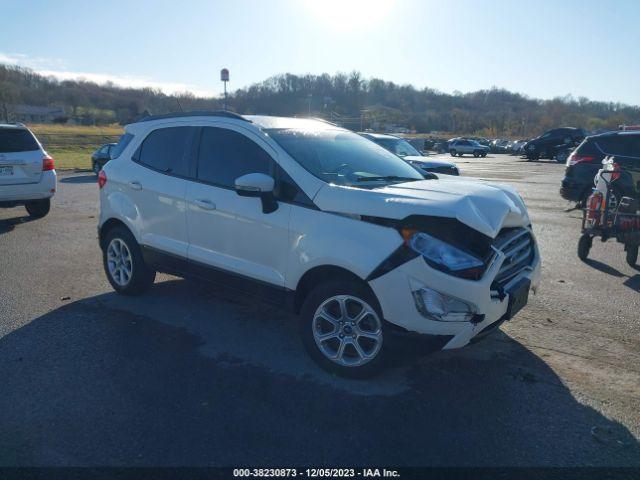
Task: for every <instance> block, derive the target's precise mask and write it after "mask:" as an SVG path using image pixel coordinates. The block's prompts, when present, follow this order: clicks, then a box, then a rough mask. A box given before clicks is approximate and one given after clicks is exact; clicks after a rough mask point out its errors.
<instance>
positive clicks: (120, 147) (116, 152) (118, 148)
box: [111, 133, 133, 158]
mask: <svg viewBox="0 0 640 480" xmlns="http://www.w3.org/2000/svg"><path fill="white" fill-rule="evenodd" d="M131 140H133V135H131V134H130V133H125V134H124V135H122V136H121V137H120V140H118V143H117V144H116V145H115V146H114V147H113V148H112V149H111V158H118V157H119V156H120V154H121V153H122V152H123V151H124V149H125V148H127V145H129V143H131Z"/></svg>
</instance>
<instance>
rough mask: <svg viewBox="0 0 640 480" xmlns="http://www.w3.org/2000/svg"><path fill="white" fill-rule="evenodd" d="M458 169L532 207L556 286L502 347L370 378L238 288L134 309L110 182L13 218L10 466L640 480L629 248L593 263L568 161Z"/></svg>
mask: <svg viewBox="0 0 640 480" xmlns="http://www.w3.org/2000/svg"><path fill="white" fill-rule="evenodd" d="M447 158H450V157H447ZM456 162H457V163H458V164H459V166H460V167H461V169H462V172H463V174H464V175H468V176H476V177H480V178H486V179H492V180H496V181H500V182H503V183H509V184H512V185H514V186H515V187H516V188H518V190H519V191H520V193H521V194H522V195H523V197H524V198H525V201H526V203H527V205H528V207H529V209H530V214H531V217H532V220H533V224H534V230H535V232H536V234H537V237H538V240H539V243H540V248H541V251H542V257H543V283H542V288H541V291H540V292H539V294H538V295H537V296H534V297H531V299H530V304H529V305H528V307H527V308H526V309H525V310H524V311H523V312H521V313H520V315H519V316H518V317H517V318H515V319H514V320H512V321H511V322H508V323H506V324H505V325H504V326H503V327H502V329H501V331H499V332H496V333H495V334H493V335H492V336H490V337H488V338H487V339H485V340H484V341H482V342H479V343H477V344H474V345H472V346H469V347H467V348H465V349H463V350H458V351H453V352H440V353H437V354H434V355H431V356H427V357H422V358H419V359H413V360H411V361H403V362H400V363H399V365H398V366H396V367H394V368H392V369H390V370H388V371H387V372H386V373H385V374H384V375H383V376H382V377H379V378H376V379H374V380H369V381H364V382H362V381H360V382H358V381H348V380H343V379H340V378H335V377H332V376H330V375H328V374H326V373H324V372H322V371H321V370H319V369H318V368H316V367H315V365H314V364H313V363H312V362H311V361H310V360H309V359H308V358H307V355H306V354H305V353H304V351H303V348H302V346H301V344H300V342H299V340H298V338H297V333H296V329H295V325H294V321H293V318H292V317H291V316H289V315H288V314H286V313H283V312H280V311H278V310H276V309H274V308H272V307H270V306H267V305H263V304H258V303H256V302H255V301H254V300H252V299H246V298H243V297H242V296H240V295H238V294H236V293H234V292H229V291H226V290H224V289H222V288H218V287H214V286H210V285H201V284H197V283H194V282H190V281H186V280H182V279H178V278H175V277H170V276H160V277H159V278H158V280H157V281H156V285H155V286H154V287H153V288H152V290H151V291H150V292H149V293H148V294H146V295H144V296H142V297H138V298H124V297H120V296H117V295H115V294H114V293H113V292H112V290H111V288H110V287H109V285H108V283H107V280H106V278H105V276H104V273H103V271H102V265H101V261H100V251H99V248H98V244H97V235H96V219H97V207H98V201H97V198H98V197H97V186H96V185H95V177H94V176H93V175H89V174H62V175H60V183H59V193H58V195H57V196H56V197H55V201H54V205H53V208H52V212H51V214H50V215H49V216H47V217H46V218H44V219H42V220H36V221H29V220H28V218H27V217H26V213H25V211H24V209H23V208H14V209H6V210H0V385H1V387H0V465H5V466H54V465H56V466H89V465H102V466H108V465H135V466H151V465H154V466H160V465H162V466H168V465H171V466H187V465H193V466H196V465H197V466H205V465H207V466H210V465H215V466H247V465H256V466H292V465H314V466H321V465H327V466H342V465H372V464H375V465H389V466H402V465H410V466H423V465H437V466H449V465H458V466H512V465H519V466H573V465H598V466H640V444H639V442H638V439H639V437H640V315H639V314H638V312H639V311H640V295H639V292H640V271H638V270H634V269H632V268H630V267H628V266H627V265H626V263H625V262H624V255H623V248H622V245H620V244H617V243H615V242H613V241H611V242H608V243H605V244H601V243H599V242H597V243H594V247H593V249H592V253H591V257H592V260H589V261H588V262H587V263H582V262H580V261H579V260H578V257H577V255H576V244H577V241H578V236H579V223H580V221H579V218H580V215H579V212H577V211H572V212H570V211H566V210H567V208H568V207H570V205H569V204H568V203H566V202H565V201H564V200H562V199H561V198H560V197H559V195H558V187H559V184H560V179H561V177H562V172H563V170H564V167H563V166H562V165H558V164H555V163H550V162H538V163H527V162H525V161H523V160H520V159H518V158H516V157H509V156H503V155H494V156H490V157H487V158H485V159H474V158H469V157H464V158H462V159H456Z"/></svg>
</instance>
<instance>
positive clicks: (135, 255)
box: [102, 227, 156, 295]
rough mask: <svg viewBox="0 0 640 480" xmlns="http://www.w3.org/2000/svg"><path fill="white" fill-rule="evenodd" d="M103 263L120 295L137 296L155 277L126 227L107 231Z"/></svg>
mask: <svg viewBox="0 0 640 480" xmlns="http://www.w3.org/2000/svg"><path fill="white" fill-rule="evenodd" d="M102 264H103V266H104V271H105V273H106V274H107V279H108V280H109V283H110V284H111V286H112V287H113V289H114V290H115V291H116V292H118V293H121V294H123V295H140V294H141V293H143V292H145V291H146V290H148V289H149V287H150V286H151V285H152V284H153V282H154V280H155V279H156V272H155V270H153V269H151V268H149V266H148V265H147V264H146V263H145V262H144V258H143V257H142V251H141V250H140V245H138V242H136V239H135V238H134V236H133V235H132V234H131V232H130V231H129V230H127V229H126V228H125V227H115V228H113V229H112V230H110V231H109V232H108V233H107V235H106V237H105V240H104V248H103V250H102Z"/></svg>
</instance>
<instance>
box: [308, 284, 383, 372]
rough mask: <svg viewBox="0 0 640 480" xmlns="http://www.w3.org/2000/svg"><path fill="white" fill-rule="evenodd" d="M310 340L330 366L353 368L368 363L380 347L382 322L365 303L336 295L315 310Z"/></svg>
mask: <svg viewBox="0 0 640 480" xmlns="http://www.w3.org/2000/svg"><path fill="white" fill-rule="evenodd" d="M312 328H313V338H314V340H315V342H316V345H317V346H318V348H319V349H320V351H321V352H322V354H323V355H324V356H325V357H326V358H327V359H329V360H331V361H332V362H334V363H336V364H338V365H341V366H346V367H357V366H361V365H364V364H366V363H368V362H370V361H372V360H373V359H374V358H375V357H376V355H377V354H378V353H379V352H380V349H381V347H382V322H381V321H380V318H379V316H378V314H377V313H376V311H375V310H374V309H373V308H372V307H371V306H370V305H369V304H368V303H366V302H365V301H363V300H361V299H359V298H357V297H354V296H351V295H336V296H334V297H331V298H329V299H327V300H325V301H324V302H323V303H322V304H321V305H320V306H319V307H318V308H317V309H316V312H315V314H314V316H313V322H312Z"/></svg>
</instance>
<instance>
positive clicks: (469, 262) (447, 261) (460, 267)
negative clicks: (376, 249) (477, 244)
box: [408, 232, 484, 279]
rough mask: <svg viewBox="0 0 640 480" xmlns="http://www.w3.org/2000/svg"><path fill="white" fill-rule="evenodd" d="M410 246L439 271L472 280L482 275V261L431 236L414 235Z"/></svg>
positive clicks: (419, 233)
mask: <svg viewBox="0 0 640 480" xmlns="http://www.w3.org/2000/svg"><path fill="white" fill-rule="evenodd" d="M408 245H409V247H411V249H412V250H414V251H415V252H417V253H419V254H420V255H422V256H423V257H424V259H425V260H426V261H427V263H429V265H431V266H432V267H434V268H437V269H438V270H443V271H445V272H447V273H451V274H453V275H456V276H459V277H463V278H471V279H477V278H479V277H480V275H481V274H482V271H483V268H484V262H483V261H482V260H480V259H479V258H478V257H475V256H473V255H471V254H470V253H467V252H465V251H463V250H460V249H459V248H456V247H454V246H453V245H449V244H448V243H446V242H443V241H442V240H439V239H437V238H435V237H432V236H431V235H429V234H426V233H423V232H418V233H414V234H413V235H412V236H411V237H410V238H409V241H408Z"/></svg>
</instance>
